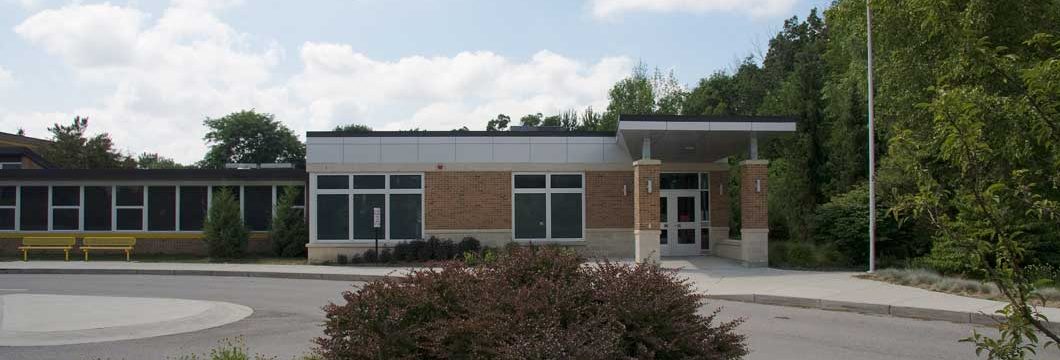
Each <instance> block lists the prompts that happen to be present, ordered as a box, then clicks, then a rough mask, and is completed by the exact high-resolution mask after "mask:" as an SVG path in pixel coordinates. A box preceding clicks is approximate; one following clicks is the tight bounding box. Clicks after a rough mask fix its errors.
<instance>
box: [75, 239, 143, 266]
mask: <svg viewBox="0 0 1060 360" xmlns="http://www.w3.org/2000/svg"><path fill="white" fill-rule="evenodd" d="M134 245H136V238H131V237H86V238H85V239H84V240H83V241H82V244H81V250H82V251H84V252H85V261H88V251H89V250H124V251H125V261H129V260H130V259H129V253H130V252H132V249H133V246H134Z"/></svg>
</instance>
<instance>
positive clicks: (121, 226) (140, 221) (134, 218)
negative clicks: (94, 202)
mask: <svg viewBox="0 0 1060 360" xmlns="http://www.w3.org/2000/svg"><path fill="white" fill-rule="evenodd" d="M117 213H118V218H117V219H116V220H117V223H118V224H117V225H118V227H117V230H136V231H141V230H143V229H144V211H143V209H118V210H117Z"/></svg>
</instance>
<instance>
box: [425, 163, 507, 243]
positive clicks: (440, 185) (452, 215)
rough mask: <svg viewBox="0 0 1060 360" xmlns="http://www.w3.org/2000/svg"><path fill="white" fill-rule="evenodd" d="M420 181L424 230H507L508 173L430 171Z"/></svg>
mask: <svg viewBox="0 0 1060 360" xmlns="http://www.w3.org/2000/svg"><path fill="white" fill-rule="evenodd" d="M424 178H425V179H424V189H423V191H424V196H425V197H426V207H427V208H426V209H424V210H425V214H426V219H425V221H426V224H425V225H426V228H427V229H428V230H457V229H511V227H512V173H511V172H507V171H474V172H471V171H452V172H450V171H432V172H428V173H426V174H425V176H424Z"/></svg>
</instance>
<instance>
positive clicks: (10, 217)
mask: <svg viewBox="0 0 1060 360" xmlns="http://www.w3.org/2000/svg"><path fill="white" fill-rule="evenodd" d="M0 230H15V209H12V208H7V209H0Z"/></svg>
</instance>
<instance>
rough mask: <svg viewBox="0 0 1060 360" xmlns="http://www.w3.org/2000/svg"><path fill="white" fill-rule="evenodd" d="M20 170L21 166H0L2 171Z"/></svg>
mask: <svg viewBox="0 0 1060 360" xmlns="http://www.w3.org/2000/svg"><path fill="white" fill-rule="evenodd" d="M21 168H22V164H3V165H0V169H3V170H18V169H21Z"/></svg>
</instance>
